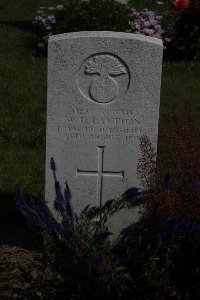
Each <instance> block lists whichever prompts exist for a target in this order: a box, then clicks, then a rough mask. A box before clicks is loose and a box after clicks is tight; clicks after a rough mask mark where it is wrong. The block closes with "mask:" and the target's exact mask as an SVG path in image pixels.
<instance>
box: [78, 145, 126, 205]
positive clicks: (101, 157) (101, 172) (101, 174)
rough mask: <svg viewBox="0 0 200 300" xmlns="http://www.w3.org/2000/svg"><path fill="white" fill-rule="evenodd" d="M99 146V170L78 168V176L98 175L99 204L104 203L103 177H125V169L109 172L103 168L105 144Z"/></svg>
mask: <svg viewBox="0 0 200 300" xmlns="http://www.w3.org/2000/svg"><path fill="white" fill-rule="evenodd" d="M97 148H98V170H97V171H83V170H79V169H76V175H77V176H96V177H97V205H100V206H101V205H102V191H103V177H121V178H124V171H121V172H108V171H104V170H103V160H104V148H105V146H97Z"/></svg>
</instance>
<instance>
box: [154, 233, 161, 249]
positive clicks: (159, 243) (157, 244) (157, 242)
mask: <svg viewBox="0 0 200 300" xmlns="http://www.w3.org/2000/svg"><path fill="white" fill-rule="evenodd" d="M155 245H156V248H159V247H161V245H162V237H161V235H160V233H159V232H157V233H156V236H155Z"/></svg>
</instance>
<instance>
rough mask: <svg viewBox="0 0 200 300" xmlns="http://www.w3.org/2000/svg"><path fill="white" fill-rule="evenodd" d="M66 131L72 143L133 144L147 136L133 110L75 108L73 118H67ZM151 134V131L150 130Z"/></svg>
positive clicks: (72, 113) (67, 137) (72, 112)
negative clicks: (82, 141)
mask: <svg viewBox="0 0 200 300" xmlns="http://www.w3.org/2000/svg"><path fill="white" fill-rule="evenodd" d="M64 131H65V136H66V139H67V140H71V141H76V140H77V141H78V140H79V141H81V140H88V141H111V142H116V143H117V142H125V143H131V142H133V141H137V140H138V137H139V136H141V135H142V134H146V130H144V128H143V127H142V126H141V124H140V122H139V121H138V120H137V117H136V116H135V114H134V111H132V110H117V109H116V110H107V109H106V110H105V109H100V110H99V111H98V115H97V114H95V112H94V111H93V110H92V109H89V110H88V109H82V108H79V107H77V108H73V109H72V111H71V117H68V116H66V117H65V124H64ZM148 131H149V132H150V131H151V130H148Z"/></svg>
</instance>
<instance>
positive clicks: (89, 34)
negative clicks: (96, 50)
mask: <svg viewBox="0 0 200 300" xmlns="http://www.w3.org/2000/svg"><path fill="white" fill-rule="evenodd" d="M95 37H96V38H115V39H117V38H119V39H123V38H124V39H131V40H137V41H141V42H148V43H153V44H157V45H160V46H161V47H162V46H163V43H162V40H161V39H158V38H154V37H149V36H145V35H141V34H134V33H127V32H116V31H80V32H68V33H62V34H57V35H52V36H50V38H49V43H51V42H57V41H61V40H66V39H73V38H75V39H78V38H95Z"/></svg>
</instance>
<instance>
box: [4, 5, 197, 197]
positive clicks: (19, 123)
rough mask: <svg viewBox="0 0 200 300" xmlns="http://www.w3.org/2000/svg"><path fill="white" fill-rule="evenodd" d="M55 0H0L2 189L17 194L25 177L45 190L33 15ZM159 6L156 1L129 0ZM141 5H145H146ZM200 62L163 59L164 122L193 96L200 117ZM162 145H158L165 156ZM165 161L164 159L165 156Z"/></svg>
mask: <svg viewBox="0 0 200 300" xmlns="http://www.w3.org/2000/svg"><path fill="white" fill-rule="evenodd" d="M55 3H56V4H59V1H58V2H57V1H56V2H55V0H54V1H53V0H51V1H48V0H37V1H36V0H19V1H16V0H1V3H0V23H1V26H0V39H1V44H0V78H1V81H0V82H1V85H0V95H1V101H0V111H1V118H0V166H1V169H0V170H1V172H0V191H1V193H2V197H1V198H2V199H1V200H2V201H3V198H5V195H6V199H7V198H9V197H10V196H12V194H13V192H14V189H15V185H16V184H17V183H20V184H21V185H22V186H23V189H24V190H25V192H27V193H37V191H43V190H44V170H45V169H44V167H45V130H46V128H45V127H46V99H47V96H46V90H47V59H46V58H45V57H41V58H39V59H36V58H35V56H34V55H33V52H34V44H35V36H34V33H33V31H32V25H31V21H32V20H33V19H34V16H35V15H36V11H37V9H38V7H39V6H45V5H47V6H50V5H53V4H55ZM130 4H131V5H133V6H134V7H136V8H138V9H141V8H142V7H147V6H148V7H149V8H152V7H155V1H143V2H142V4H141V2H140V1H130ZM141 6H142V7H141ZM199 77H200V64H199V63H198V62H193V63H184V62H177V63H164V64H163V76H162V89H161V104H160V125H162V126H165V127H166V128H169V130H170V126H172V118H171V116H172V112H173V111H174V110H176V109H179V108H180V107H182V105H183V103H184V102H185V101H186V100H187V99H189V101H190V102H191V103H192V106H193V108H194V112H195V114H196V117H197V119H198V116H199V111H200V110H199V95H200V85H199ZM162 151H164V150H163V149H158V152H159V156H161V157H162V155H163V153H162ZM163 163H164V162H163Z"/></svg>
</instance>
